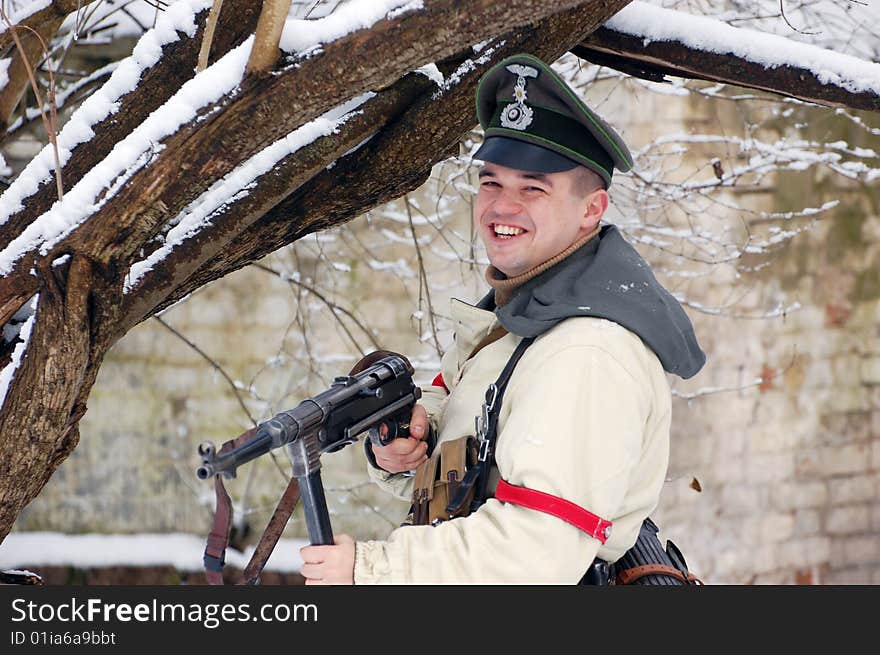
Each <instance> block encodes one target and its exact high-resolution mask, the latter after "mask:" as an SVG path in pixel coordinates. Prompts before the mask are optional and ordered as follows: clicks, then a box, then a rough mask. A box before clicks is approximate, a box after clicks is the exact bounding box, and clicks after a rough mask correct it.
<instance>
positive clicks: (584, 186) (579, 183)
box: [571, 166, 608, 198]
mask: <svg viewBox="0 0 880 655" xmlns="http://www.w3.org/2000/svg"><path fill="white" fill-rule="evenodd" d="M571 188H572V191H573V192H574V194H575V195H576V196H578V197H580V198H584V197H586V196H588V195H589V194H591V193H593V191H595V190H597V189H607V188H608V187H607V186H606V184H605V180H603V179H602V177H601V176H600V175H599V174H598V173H596V172H594V171H592V170H590V169H589V168H587V167H586V166H578V167H577V168H575V169H574V184H572V187H571Z"/></svg>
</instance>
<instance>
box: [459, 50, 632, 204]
mask: <svg viewBox="0 0 880 655" xmlns="http://www.w3.org/2000/svg"><path fill="white" fill-rule="evenodd" d="M476 100H477V119H478V120H479V121H480V126H481V127H482V128H483V132H484V134H485V140H484V142H483V145H482V146H480V149H479V150H477V152H476V153H475V154H474V159H481V160H483V161H490V162H493V163H496V164H501V165H502V166H507V167H510V168H517V169H519V170H527V171H533V172H538V173H558V172H560V171H566V170H570V169H572V168H574V167H575V166H578V165H581V166H586V167H587V168H589V169H591V170H593V171H595V172H596V173H597V174H598V175H599V176H600V177H601V178H602V179H603V180H604V181H605V186H606V188H607V187H608V185H609V184H610V183H611V175H612V173H613V172H614V169H615V168H617V169H619V170H622V171H628V170H630V169H631V168H632V155H630V152H629V149H628V148H627V147H626V144H625V143H624V142H623V139H621V138H620V135H619V134H617V132H615V131H614V130H613V129H612V128H611V126H610V125H608V123H606V122H605V121H604V120H602V118H601V117H600V116H599V115H598V114H596V113H595V112H594V111H592V110H591V109H590V108H589V107H587V106H586V105H585V104H584V103H583V101H581V99H580V98H579V97H578V96H577V94H576V93H575V92H574V91H573V90H572V89H571V87H569V86H568V84H566V83H565V82H564V81H563V80H562V78H561V77H559V75H557V74H556V72H555V71H553V70H552V69H551V68H550V67H549V66H548V65H547V64H545V63H544V62H543V61H541V60H540V59H538V58H536V57H533V56H531V55H527V54H518V55H514V56H512V57H508V58H507V59H504V60H503V61H500V62H498V63H497V64H495V65H494V66H493V67H492V68H490V69H489V70H488V71H487V72H486V74H485V75H483V77H482V78H481V79H480V83H479V85H478V86H477V97H476Z"/></svg>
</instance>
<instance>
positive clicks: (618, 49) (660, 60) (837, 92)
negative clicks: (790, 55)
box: [572, 27, 880, 111]
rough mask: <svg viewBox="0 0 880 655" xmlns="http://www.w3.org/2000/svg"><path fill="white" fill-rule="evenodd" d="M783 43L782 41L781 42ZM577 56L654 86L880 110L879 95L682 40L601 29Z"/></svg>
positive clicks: (577, 50) (578, 49) (576, 49)
mask: <svg viewBox="0 0 880 655" xmlns="http://www.w3.org/2000/svg"><path fill="white" fill-rule="evenodd" d="M780 38H781V37H780ZM572 52H573V53H574V54H576V55H577V56H578V57H581V58H582V59H586V60H587V61H590V62H592V63H594V64H598V65H601V66H609V67H611V68H616V69H617V70H620V71H622V72H624V73H628V74H630V75H633V76H636V77H642V78H644V79H648V80H653V81H663V76H664V75H674V76H676V77H686V78H691V79H697V80H709V81H712V82H724V83H727V84H735V85H736V86H742V87H746V88H749V89H760V90H762V91H769V92H770V93H776V94H779V95H783V96H788V97H791V98H797V99H799V100H805V101H807V102H812V103H816V104H819V105H826V106H829V107H850V108H853V109H867V110H869V111H880V93H878V91H876V90H875V91H863V92H853V91H849V90H847V89H845V88H843V87H841V86H837V85H835V84H831V83H829V82H828V81H827V80H826V81H823V80H820V79H819V78H818V77H817V75H816V73H815V72H814V71H812V70H810V69H808V68H800V67H796V66H778V67H776V68H766V67H765V66H763V65H762V64H760V63H758V62H754V61H748V60H747V59H743V58H742V57H738V56H736V55H734V54H730V53H727V54H718V53H714V52H706V51H704V50H697V49H695V48H692V47H690V46H688V45H686V44H684V43H681V42H679V41H651V42H650V43H648V44H645V43H644V39H642V38H641V37H638V36H633V35H630V34H624V33H622V32H618V31H615V30H612V29H610V28H608V27H602V28H600V29H598V30H596V31H595V32H594V33H592V34H591V35H590V36H589V38H587V39H585V40H584V41H583V42H582V43H580V44H579V45H578V46H576V47H574V48H572Z"/></svg>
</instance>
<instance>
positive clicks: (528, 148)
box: [301, 55, 705, 584]
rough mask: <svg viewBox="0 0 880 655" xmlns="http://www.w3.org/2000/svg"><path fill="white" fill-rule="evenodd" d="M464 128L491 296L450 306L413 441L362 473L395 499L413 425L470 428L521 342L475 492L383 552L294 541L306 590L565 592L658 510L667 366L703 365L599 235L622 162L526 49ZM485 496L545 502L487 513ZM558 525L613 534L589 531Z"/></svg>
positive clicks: (340, 542)
mask: <svg viewBox="0 0 880 655" xmlns="http://www.w3.org/2000/svg"><path fill="white" fill-rule="evenodd" d="M477 116H478V118H479V121H480V124H481V126H482V127H483V129H484V133H485V141H484V143H483V145H482V147H481V148H480V149H479V150H478V152H477V153H476V154H475V158H476V159H481V160H483V161H484V162H485V165H484V167H483V169H482V170H481V171H480V174H479V179H480V186H479V191H478V193H477V199H476V203H475V205H474V216H473V218H474V222H475V226H476V228H477V230H478V233H479V236H480V238H481V240H482V241H483V243H484V244H485V245H486V251H487V254H488V258H489V261H490V263H491V265H490V266H489V268H488V270H487V273H486V277H487V281H488V282H489V284H490V286H491V287H492V288H493V290H492V291H491V292H490V293H489V295H487V296H486V297H485V298H484V299H483V300H482V301H480V303H478V304H477V305H476V306H471V305H468V304H466V303H464V302H461V301H458V300H453V301H452V316H453V319H454V321H455V343H454V346H453V347H452V348H451V349H450V350H449V351H448V352H447V353H446V354H445V355H444V357H443V360H442V367H441V368H442V371H441V376H438V378H437V380H435V383H434V385H433V386H431V387H430V388H428V389H425V390H424V394H423V397H422V400H421V404H420V405H417V406H416V408H415V409H414V411H413V417H412V421H411V429H410V430H411V435H412V436H411V437H410V438H407V439H397V440H395V441H393V442H392V443H391V444H390V445H388V446H385V447H380V448H374V449H373V450H372V458H373V460H374V462H372V464H374V465H373V466H371V467H370V474H371V476H372V477H373V478H374V480H375V481H376V482H377V483H379V484H380V485H382V486H384V487H385V488H387V489H388V490H389V491H391V492H393V493H396V494H397V495H399V496H401V497H403V498H408V497H409V495H410V493H411V489H412V477H411V475H408V474H407V472H409V471H412V470H413V469H415V468H416V467H418V466H419V465H420V464H421V463H422V462H423V461H425V458H426V450H427V445H426V439H425V437H426V436H427V434H428V430H429V429H433V430H434V432H435V434H436V435H437V436H438V440H439V441H440V442H445V441H447V440H451V439H456V438H459V437H461V436H464V435H472V434H474V417H475V416H477V415H478V414H480V411H481V405H482V403H483V401H484V398H485V396H486V389H487V387H488V386H489V385H490V384H491V383H494V382H495V381H496V378H498V375H499V373H500V372H501V370H502V369H503V368H504V366H505V364H507V362H508V360H509V359H510V357H511V354H512V353H513V352H514V350H515V348H516V346H517V344H518V343H520V341H521V340H522V339H523V338H524V337H536V338H535V340H534V342H533V343H531V345H530V346H529V347H528V348H527V349H526V350H525V351H524V354H523V355H522V358H521V359H520V360H519V362H518V363H517V364H516V366H515V368H514V370H513V374H512V376H511V377H510V382H509V385H508V386H507V389H506V391H505V394H504V397H503V404H502V406H501V410H500V414H499V418H498V430H497V434H498V438H497V444H496V448H495V452H494V455H495V466H494V467H493V468H492V474H491V475H490V477H489V494H488V496H489V498H488V499H487V500H486V502H485V503H484V504H483V505H482V506H480V507H479V509H477V510H476V511H474V512H472V513H471V514H469V515H468V516H464V517H461V518H456V519H453V520H449V521H446V522H442V523H440V524H439V525H436V526H431V525H416V526H407V527H401V528H398V529H397V530H395V531H393V532H392V533H391V535H390V536H389V537H388V539H387V540H385V541H367V542H357V543H355V542H354V540H352V539H351V538H350V537H348V536H346V535H341V536H339V537H338V538H337V540H336V545H333V546H306V547H304V548H303V549H302V551H301V554H302V557H303V562H304V564H303V567H302V574H303V576H304V577H305V578H306V581H307V583H308V584H351V583H355V584H369V583H392V584H405V583H417V584H434V583H441V584H442V583H567V584H574V583H577V582H578V581H579V580H580V579H581V576H582V575H583V574H584V572H585V571H586V570H587V568H588V566H589V565H590V564H591V562H593V560H594V559H595V558H597V557H599V558H601V559H603V560H605V561H609V562H613V561H615V560H617V559H618V558H620V557H621V556H622V555H623V554H624V553H625V552H626V551H627V550H628V549H629V548H630V547H632V545H633V544H634V543H635V541H636V537H637V535H638V533H639V529H640V527H641V525H642V522H643V520H644V519H645V518H646V517H647V516H648V515H649V514H650V513H651V512H652V511H653V510H654V508H655V507H656V505H657V502H658V499H659V495H660V491H661V488H662V485H663V481H664V478H665V475H666V470H667V464H668V456H669V431H670V421H671V398H670V396H671V394H670V391H669V386H668V382H667V379H666V376H665V373H664V369H665V371H667V372H670V373H676V374H678V375H680V376H681V377H683V378H689V377H691V376H693V375H695V374H696V373H697V372H698V371H699V370H700V368H701V367H702V365H703V363H704V362H705V355H704V354H703V352H702V351H701V350H700V347H699V345H698V344H697V341H696V338H695V337H694V333H693V328H692V326H691V324H690V321H689V320H688V318H687V316H686V315H685V313H684V312H683V310H682V309H681V307H680V305H679V304H678V303H677V302H676V301H675V299H674V298H672V296H671V295H670V294H669V293H668V292H667V291H666V290H665V289H663V288H662V287H661V286H660V285H659V283H658V282H657V281H656V279H655V278H654V276H653V274H652V273H651V271H650V268H649V267H648V265H647V263H646V262H645V261H644V260H643V259H642V258H641V257H640V256H639V255H638V253H637V252H636V251H635V250H634V249H633V248H632V247H631V246H630V245H628V244H627V243H626V241H625V240H624V239H623V238H622V237H621V235H620V233H619V232H618V231H617V229H616V228H615V227H614V226H602V227H600V226H599V222H600V219H601V218H602V216H603V214H604V212H605V210H606V208H607V207H608V193H607V188H608V185H609V184H610V182H611V176H612V173H613V170H614V168H618V169H620V170H624V171H626V170H629V169H630V168H631V166H632V161H631V157H630V153H629V151H628V149H627V147H626V146H625V145H624V143H623V141H622V140H621V139H620V137H619V136H618V135H617V133H616V132H615V131H614V130H613V129H611V127H609V126H608V125H607V124H606V123H605V122H604V121H603V120H602V119H601V118H599V117H598V116H597V115H596V114H595V113H594V112H593V111H592V110H590V109H589V108H587V107H586V106H585V105H584V104H583V103H582V102H581V100H580V99H579V98H578V97H577V95H576V94H575V93H574V92H573V91H572V89H570V88H569V87H568V85H566V84H565V82H564V81H562V80H561V79H560V78H559V77H558V76H557V75H556V73H555V72H554V71H552V70H551V69H550V68H549V67H548V66H547V65H546V64H544V63H543V62H541V61H540V60H538V59H536V58H534V57H531V56H529V55H516V56H514V57H510V58H508V59H506V60H504V61H502V62H500V63H498V64H497V65H495V66H494V67H493V68H492V69H490V70H489V71H488V72H487V73H486V75H485V76H484V77H483V79H482V80H481V81H480V85H479V87H478V89H477ZM502 481H503V482H502ZM499 484H503V485H505V489H517V490H518V491H520V492H522V493H523V494H525V495H526V497H527V498H539V499H543V500H542V502H543V503H544V504H541V503H530V502H514V501H500V500H498V499H497V498H495V497H493V495H495V494H493V493H492V492H493V490H496V491H497V489H498V488H499V487H498V486H497V485H499ZM499 495H500V494H499ZM544 501H547V502H544ZM560 506H563V507H565V508H568V510H570V512H571V513H572V514H571V515H570V516H568V517H565V516H561V515H560V513H559V511H556V512H554V511H553V508H554V507H556V508H558V507H560ZM571 516H589V517H594V518H597V519H598V520H599V521H603V520H604V521H608V522H610V523H611V524H612V529H611V530H610V532H605V531H603V532H602V533H601V534H600V533H590V532H589V531H587V530H585V529H582V528H581V527H577V525H576V523H577V521H572V520H571ZM602 525H607V524H606V523H602Z"/></svg>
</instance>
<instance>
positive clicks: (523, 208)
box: [474, 162, 608, 277]
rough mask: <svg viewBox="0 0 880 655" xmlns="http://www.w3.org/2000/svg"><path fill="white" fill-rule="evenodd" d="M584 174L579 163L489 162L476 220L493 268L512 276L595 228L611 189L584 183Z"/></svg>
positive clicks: (531, 266) (481, 188) (482, 176)
mask: <svg viewBox="0 0 880 655" xmlns="http://www.w3.org/2000/svg"><path fill="white" fill-rule="evenodd" d="M581 177H582V176H581V174H580V171H579V170H578V168H575V169H572V170H569V171H564V172H562V173H531V172H528V171H522V170H519V169H515V168H508V167H506V166H501V165H500V164H493V163H490V162H486V164H485V166H484V167H483V169H482V170H481V171H480V189H479V191H478V192H477V199H476V202H475V203H474V225H475V227H476V229H477V231H478V233H479V235H480V238H481V239H482V240H483V243H484V244H486V254H487V255H488V257H489V261H490V262H492V264H493V265H494V266H495V268H497V269H498V270H500V271H501V272H503V273H505V274H506V275H507V276H508V277H513V276H515V275H520V274H521V273H525V272H526V271H528V270H530V269H532V268H534V267H535V266H538V265H540V264H543V263H544V262H546V261H547V260H548V259H550V258H551V257H554V256H555V255H558V254H559V253H561V252H562V251H563V250H565V249H566V248H568V247H569V246H570V245H571V244H573V243H574V242H575V241H577V240H579V239H580V238H582V237H584V236H586V235H587V234H589V233H590V232H592V231H593V230H594V229H595V227H596V225H598V223H599V219H601V218H602V214H603V213H604V212H605V209H606V208H607V207H608V194H607V193H606V191H605V190H604V189H602V188H598V189H593V190H589V189H584V188H583V184H582V183H580V180H581Z"/></svg>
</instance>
